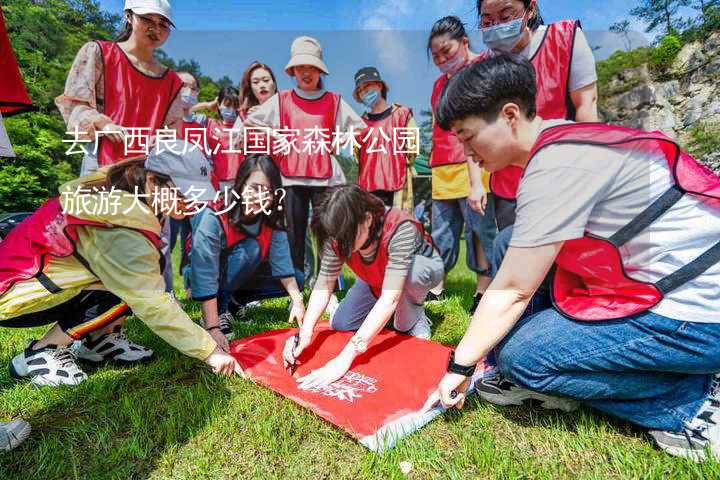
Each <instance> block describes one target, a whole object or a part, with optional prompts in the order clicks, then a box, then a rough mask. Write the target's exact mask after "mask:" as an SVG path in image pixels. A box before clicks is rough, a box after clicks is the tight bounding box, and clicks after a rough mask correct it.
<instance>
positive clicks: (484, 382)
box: [475, 373, 578, 412]
mask: <svg viewBox="0 0 720 480" xmlns="http://www.w3.org/2000/svg"><path fill="white" fill-rule="evenodd" d="M475 390H477V392H478V394H480V397H482V399H483V400H485V401H488V402H490V403H494V404H496V405H522V404H523V402H524V401H525V400H538V401H539V402H541V405H542V407H543V408H547V409H558V410H563V411H565V412H572V411H573V410H576V409H577V408H578V402H576V401H575V400H570V399H567V398H560V397H553V396H550V395H545V394H544V393H540V392H534V391H532V390H528V389H527V388H522V387H519V386H518V385H516V384H514V383H513V382H511V381H510V380H508V379H507V378H505V377H504V376H503V375H502V374H500V373H498V374H496V375H493V376H490V377H486V378H481V379H480V380H479V381H477V382H476V383H475Z"/></svg>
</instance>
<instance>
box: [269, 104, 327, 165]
mask: <svg viewBox="0 0 720 480" xmlns="http://www.w3.org/2000/svg"><path fill="white" fill-rule="evenodd" d="M278 97H279V102H280V127H281V128H283V129H294V130H297V132H296V133H295V134H294V135H283V136H284V137H285V139H286V140H287V142H288V143H290V145H291V146H289V147H288V150H289V152H287V154H286V153H285V152H282V153H278V152H277V149H274V150H273V153H274V157H276V159H277V163H278V164H279V166H280V172H281V173H282V174H283V176H284V177H294V178H317V179H326V178H330V177H331V176H332V160H331V158H330V152H329V151H328V149H329V150H330V151H332V149H333V147H332V146H331V145H330V143H331V142H332V140H333V132H334V131H335V119H336V118H337V112H338V108H340V96H339V95H337V94H335V93H332V92H325V93H324V94H323V95H322V96H321V97H320V98H318V99H315V100H307V99H304V98H301V97H300V96H298V95H297V94H296V93H295V91H294V90H284V91H282V92H280V93H279V94H278ZM313 129H314V130H318V129H320V130H322V132H323V135H327V136H328V137H327V138H328V140H327V147H328V148H325V146H323V147H320V145H319V141H322V142H323V143H325V140H323V139H321V138H318V137H316V136H313V135H311V130H313ZM306 138H311V140H308V141H309V142H310V143H308V146H309V149H310V150H311V151H310V152H308V151H307V149H308V148H307V147H306V145H304V143H305V139H306ZM293 142H294V143H293Z"/></svg>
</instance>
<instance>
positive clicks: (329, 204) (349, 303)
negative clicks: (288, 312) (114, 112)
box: [283, 185, 443, 388]
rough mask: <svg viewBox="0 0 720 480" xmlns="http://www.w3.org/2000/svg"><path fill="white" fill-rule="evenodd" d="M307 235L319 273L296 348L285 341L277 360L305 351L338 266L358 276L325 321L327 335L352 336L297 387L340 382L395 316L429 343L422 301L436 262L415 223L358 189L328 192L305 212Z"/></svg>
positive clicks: (439, 266)
mask: <svg viewBox="0 0 720 480" xmlns="http://www.w3.org/2000/svg"><path fill="white" fill-rule="evenodd" d="M312 229H313V232H314V233H315V235H316V236H317V239H318V242H319V244H320V245H322V246H323V247H322V248H323V250H322V256H321V263H320V275H319V276H318V279H317V282H316V283H315V287H314V288H313V291H312V293H311V295H310V300H309V302H308V309H307V313H306V314H305V318H304V319H303V321H302V324H301V326H300V332H299V337H298V340H297V345H295V338H294V337H293V338H290V339H288V341H287V343H286V345H285V348H284V351H283V358H284V360H285V362H286V363H289V364H294V363H295V359H296V358H297V357H298V356H299V355H300V354H301V353H302V352H303V350H305V348H306V347H307V346H308V345H310V343H311V341H312V335H313V329H314V327H315V324H316V323H317V321H318V319H319V318H320V315H321V314H322V313H323V312H324V311H325V307H326V306H327V304H328V301H329V300H330V295H331V294H332V290H333V286H334V285H335V280H336V279H337V276H338V274H339V273H340V269H341V268H342V265H343V262H345V263H346V264H347V265H348V266H349V267H350V268H351V269H352V270H353V272H354V273H355V275H356V276H357V277H358V278H357V281H356V282H355V284H354V285H353V286H352V288H350V290H349V291H348V293H347V295H346V296H345V298H344V299H343V301H342V302H341V303H340V306H339V307H338V309H337V310H336V311H335V314H334V315H333V316H332V318H331V319H330V326H331V327H332V328H334V329H335V330H344V331H347V330H357V333H356V334H355V335H354V336H353V337H352V339H351V340H350V341H349V342H348V344H347V346H346V347H345V348H344V349H343V350H342V352H341V353H340V354H339V355H338V356H337V357H336V358H334V359H333V360H331V361H329V362H328V363H327V364H326V365H325V366H324V367H322V368H320V369H317V370H315V371H313V372H311V373H310V374H309V375H307V376H305V377H303V378H300V379H298V383H299V384H300V388H313V387H320V386H326V385H329V384H330V383H332V382H334V381H336V380H338V379H339V378H341V377H342V376H343V375H345V373H346V372H347V371H348V369H349V368H350V365H351V364H352V361H353V359H354V358H355V357H356V356H357V355H358V354H360V353H362V352H364V351H365V349H366V348H367V346H368V344H369V343H370V341H371V340H372V339H373V338H374V337H375V335H377V334H378V332H379V331H380V330H381V329H382V328H383V327H384V326H385V325H386V324H387V322H388V321H389V320H390V317H392V316H393V314H394V315H395V319H394V327H395V329H397V330H398V331H400V332H403V333H407V334H408V335H413V336H416V337H419V338H425V339H428V338H430V333H431V332H430V320H429V319H428V318H427V316H426V315H425V308H424V305H423V304H424V302H425V297H426V296H427V293H428V292H429V291H430V289H431V288H433V287H435V286H436V285H438V284H439V283H440V281H441V280H442V278H443V262H442V258H441V257H440V254H439V253H438V251H437V249H436V248H435V247H434V246H433V243H432V240H431V239H430V236H429V235H428V234H427V233H426V232H425V230H424V229H423V226H422V224H420V222H418V221H417V220H415V218H414V217H413V216H412V215H410V214H409V213H406V212H403V211H402V210H399V209H397V208H387V207H385V205H384V204H383V201H382V200H381V199H380V198H378V197H376V196H375V195H373V194H371V193H368V192H366V191H364V190H362V189H361V188H360V187H359V186H358V185H344V186H340V187H335V188H332V189H330V190H329V191H328V192H327V193H326V194H325V195H324V197H323V198H322V200H321V202H320V205H318V207H317V208H316V210H315V211H314V213H313V220H312Z"/></svg>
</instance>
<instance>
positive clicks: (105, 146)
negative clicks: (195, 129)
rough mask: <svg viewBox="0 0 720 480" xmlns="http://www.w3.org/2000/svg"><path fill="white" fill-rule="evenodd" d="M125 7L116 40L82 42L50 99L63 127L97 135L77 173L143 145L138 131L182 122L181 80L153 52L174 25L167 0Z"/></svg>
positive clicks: (137, 0) (142, 0)
mask: <svg viewBox="0 0 720 480" xmlns="http://www.w3.org/2000/svg"><path fill="white" fill-rule="evenodd" d="M124 10H125V13H124V15H125V24H124V26H123V27H122V30H121V31H120V33H119V34H118V36H117V38H116V39H115V41H113V42H109V41H105V40H99V41H97V42H89V43H86V44H85V45H83V47H82V48H81V49H80V51H79V52H78V54H77V56H76V57H75V61H74V62H73V65H72V67H71V68H70V72H69V73H68V77H67V81H66V83H65V91H64V93H63V94H62V95H60V96H59V97H57V98H56V99H55V104H56V105H57V107H58V108H59V109H60V113H61V114H62V116H63V118H64V120H65V123H66V125H67V130H68V131H70V132H74V131H76V130H77V131H79V132H81V134H80V135H79V138H81V139H90V140H92V141H93V142H95V141H96V140H97V144H96V145H95V147H94V148H91V147H90V146H88V147H87V149H88V150H89V151H88V152H87V153H86V155H85V157H84V158H83V164H82V167H81V174H85V173H88V172H90V171H92V170H95V169H97V168H98V167H99V166H100V167H102V166H105V165H112V164H113V163H117V162H119V161H121V160H123V159H126V158H128V157H132V156H137V155H138V154H142V152H146V151H148V150H149V149H145V146H144V145H143V144H144V143H145V138H143V137H146V136H150V137H152V136H153V135H155V132H156V131H157V130H158V129H165V128H169V129H175V130H176V131H179V130H180V128H181V123H182V101H181V99H180V95H179V93H180V89H181V88H182V84H183V82H182V80H180V78H179V77H178V75H177V74H176V73H175V72H173V71H172V70H170V69H169V68H167V67H165V66H163V65H162V64H161V63H160V62H159V61H158V60H157V59H156V58H155V52H156V50H157V49H158V48H160V47H161V46H162V45H163V44H164V43H165V41H166V40H167V39H168V36H169V34H170V30H171V28H172V27H173V23H172V11H171V8H170V4H169V3H168V1H167V0H126V2H125V9H124ZM133 129H134V130H133ZM138 129H145V130H142V131H141V130H138ZM150 141H151V140H149V142H150Z"/></svg>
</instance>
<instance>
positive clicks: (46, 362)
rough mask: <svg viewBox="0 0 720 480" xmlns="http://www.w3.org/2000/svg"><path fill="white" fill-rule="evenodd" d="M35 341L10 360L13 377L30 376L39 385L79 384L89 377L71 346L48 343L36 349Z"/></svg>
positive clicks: (33, 382) (34, 383)
mask: <svg viewBox="0 0 720 480" xmlns="http://www.w3.org/2000/svg"><path fill="white" fill-rule="evenodd" d="M35 343H36V342H35V341H33V342H30V344H29V345H28V346H27V348H25V350H23V351H22V352H21V353H19V354H17V355H16V356H15V358H13V359H12V361H11V362H10V375H11V376H12V377H13V378H17V379H20V378H30V381H31V382H32V384H33V385H36V386H39V387H41V386H51V387H57V386H59V385H77V384H79V383H81V382H84V381H85V379H87V375H85V372H83V371H82V370H80V367H78V365H77V362H76V359H75V354H74V353H73V352H72V351H71V350H70V349H69V348H67V347H58V346H57V345H48V346H47V347H45V348H40V349H37V350H35V349H33V346H34V345H35Z"/></svg>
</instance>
